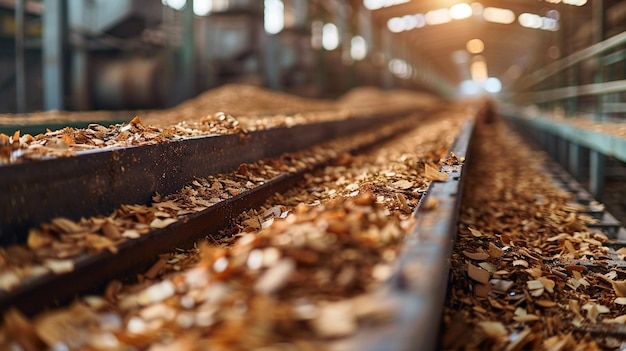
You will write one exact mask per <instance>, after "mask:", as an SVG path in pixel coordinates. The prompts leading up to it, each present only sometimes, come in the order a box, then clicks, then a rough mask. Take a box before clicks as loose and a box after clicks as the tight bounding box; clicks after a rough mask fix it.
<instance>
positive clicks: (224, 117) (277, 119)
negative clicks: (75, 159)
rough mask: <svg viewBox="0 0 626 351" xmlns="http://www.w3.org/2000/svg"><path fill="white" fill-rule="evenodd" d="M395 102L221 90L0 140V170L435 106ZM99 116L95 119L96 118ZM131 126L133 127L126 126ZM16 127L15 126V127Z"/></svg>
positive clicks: (368, 93) (401, 97)
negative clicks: (113, 118)
mask: <svg viewBox="0 0 626 351" xmlns="http://www.w3.org/2000/svg"><path fill="white" fill-rule="evenodd" d="M397 95H398V96H396V97H395V98H393V99H391V97H393V96H395V95H393V94H390V93H386V92H383V91H382V90H380V89H375V88H370V89H365V90H364V89H355V90H354V91H352V92H351V93H350V94H347V96H346V98H345V99H343V100H341V101H333V100H317V99H307V98H302V97H297V96H293V95H288V94H284V93H279V92H274V91H270V90H267V89H262V88H259V87H254V86H246V85H227V86H224V87H220V88H217V89H213V90H209V91H207V92H205V93H203V94H201V95H199V96H198V97H195V98H193V99H190V100H188V101H185V102H183V103H181V104H180V105H178V106H175V107H173V108H170V109H165V110H155V111H146V112H143V113H141V114H140V115H137V116H135V117H134V118H132V117H130V116H132V115H130V116H129V119H130V121H129V123H122V124H111V125H109V126H104V125H100V124H96V123H93V124H90V125H89V126H88V127H87V128H72V127H67V128H63V129H59V130H55V131H52V130H48V131H46V132H45V133H41V134H38V135H35V136H33V135H30V134H21V133H20V131H19V130H18V131H15V132H14V133H13V134H11V135H7V134H3V133H0V165H2V164H8V163H15V162H19V161H22V160H38V159H42V158H44V157H68V156H73V155H75V154H76V153H77V152H80V151H84V150H91V149H101V148H109V149H111V148H119V147H127V146H138V145H148V144H155V143H161V142H168V141H174V140H179V139H184V138H189V137H196V136H206V135H213V134H233V133H248V132H254V131H258V130H265V129H271V128H281V127H291V126H294V125H299V124H306V123H314V122H323V121H333V120H342V119H346V118H359V117H364V116H371V115H373V114H380V113H387V114H388V113H394V112H400V111H407V110H410V109H418V108H426V107H432V106H436V105H437V104H438V103H439V101H438V100H437V99H436V98H434V97H433V96H431V95H428V94H423V93H412V92H402V93H401V94H397ZM106 114H107V113H106V112H105V111H98V112H93V113H90V112H66V113H58V112H54V113H40V114H33V115H32V116H28V117H22V118H20V117H19V116H12V115H4V116H0V123H11V124H16V123H24V124H32V123H33V121H40V123H50V122H51V121H59V120H60V121H62V122H76V121H83V122H84V121H90V120H94V119H97V118H100V119H106V118H104V116H105V115H106ZM99 116H100V117H99ZM131 118H132V119H131ZM20 121H21V122H20Z"/></svg>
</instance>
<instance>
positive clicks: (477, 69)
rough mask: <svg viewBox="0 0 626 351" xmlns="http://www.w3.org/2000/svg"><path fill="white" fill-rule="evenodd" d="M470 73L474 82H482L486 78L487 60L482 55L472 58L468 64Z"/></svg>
mask: <svg viewBox="0 0 626 351" xmlns="http://www.w3.org/2000/svg"><path fill="white" fill-rule="evenodd" d="M470 75H471V76H472V79H473V80H474V81H476V82H484V81H485V80H486V79H487V77H488V75H487V62H486V61H485V58H484V57H482V56H475V57H474V58H473V59H472V63H471V65H470Z"/></svg>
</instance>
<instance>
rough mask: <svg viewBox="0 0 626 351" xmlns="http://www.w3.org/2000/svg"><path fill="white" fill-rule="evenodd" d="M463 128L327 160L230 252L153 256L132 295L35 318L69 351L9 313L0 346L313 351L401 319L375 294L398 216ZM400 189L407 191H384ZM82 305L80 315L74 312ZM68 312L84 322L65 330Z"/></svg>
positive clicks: (395, 239)
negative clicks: (59, 332)
mask: <svg viewBox="0 0 626 351" xmlns="http://www.w3.org/2000/svg"><path fill="white" fill-rule="evenodd" d="M464 117H465V116H464V115H460V116H459V117H458V119H449V120H441V119H439V120H438V121H436V120H437V119H436V118H433V121H436V122H430V123H424V125H423V126H421V127H420V128H417V129H415V130H414V131H412V132H410V133H407V134H406V135H404V136H403V137H401V138H397V139H395V140H394V141H391V142H389V143H387V144H385V145H382V146H380V147H377V148H375V150H372V151H371V152H370V153H368V154H366V155H353V156H350V155H346V154H341V153H339V154H336V155H337V156H339V155H341V156H340V157H337V159H336V161H335V162H334V163H332V164H330V165H328V166H327V167H325V168H323V169H319V170H317V171H315V172H313V173H311V174H309V175H307V176H306V177H305V178H306V179H305V181H304V182H303V183H302V184H300V186H299V187H298V188H295V189H292V190H290V191H289V192H287V193H286V194H284V195H280V194H277V195H275V197H274V198H272V199H269V200H268V203H266V204H265V205H264V206H262V207H261V208H259V209H255V210H250V211H247V212H246V213H243V214H241V215H240V216H239V217H238V218H237V219H236V223H237V225H236V226H235V228H232V229H231V230H230V231H234V232H235V234H234V235H233V236H232V237H231V238H229V240H227V241H228V242H230V245H228V246H223V245H210V244H207V243H203V244H202V245H200V246H199V250H197V251H192V252H174V253H172V254H170V255H162V256H161V257H160V258H159V260H158V261H157V262H156V263H155V264H154V265H153V266H152V267H151V268H150V269H148V271H147V272H146V273H145V274H144V275H143V277H142V279H140V282H139V283H137V284H134V285H128V286H123V285H122V284H120V283H119V282H117V281H114V282H112V283H111V284H109V287H108V288H107V290H106V292H105V294H104V295H103V296H102V297H96V298H94V297H89V298H83V299H81V300H79V301H77V302H76V303H75V305H74V306H76V305H78V306H81V307H80V308H78V309H76V307H70V308H66V309H61V310H57V311H53V312H48V313H44V314H42V315H39V316H37V317H36V320H38V321H43V322H40V323H43V325H53V324H54V323H55V321H62V323H64V328H66V329H67V332H66V333H65V335H67V336H68V339H67V340H62V341H60V342H59V341H58V340H57V337H56V334H55V335H53V336H54V337H49V338H45V339H43V338H41V337H39V336H38V334H37V332H36V330H34V327H33V326H30V325H24V323H20V322H19V321H23V320H24V319H23V318H21V317H20V318H13V319H11V316H14V315H15V314H16V312H15V311H12V312H10V313H9V314H8V315H7V317H5V328H4V329H1V330H0V346H2V345H3V344H2V342H5V341H6V342H8V343H13V345H15V344H18V345H24V344H25V343H37V345H44V344H45V345H46V346H48V347H49V346H50V342H56V343H57V345H59V346H61V347H62V346H68V345H72V348H74V347H75V348H91V349H107V347H108V348H109V349H111V348H113V349H115V348H117V349H124V348H138V349H159V348H161V347H163V348H166V347H169V348H179V347H180V348H183V349H189V350H194V349H197V350H200V349H218V350H220V349H222V350H223V349H228V350H251V349H260V348H262V347H274V346H275V347H278V346H281V347H283V346H286V345H289V347H295V349H303V350H317V349H320V348H323V347H324V346H325V345H327V344H328V343H329V342H332V341H333V340H335V339H336V338H341V337H344V336H348V335H352V334H354V333H355V332H356V330H357V328H358V327H359V326H360V325H361V324H362V323H364V322H368V323H381V322H384V321H386V320H388V319H389V318H390V315H391V313H392V311H394V309H397V308H401V306H390V305H388V304H385V303H381V301H380V300H379V298H378V297H377V296H376V293H375V291H376V290H375V289H376V288H378V287H379V286H380V284H381V283H382V282H384V281H385V280H386V279H388V278H389V277H390V275H391V272H392V266H393V263H394V260H395V259H396V257H397V252H398V250H399V245H400V244H401V243H402V240H403V235H404V233H405V232H406V231H407V230H408V229H409V228H410V226H411V225H412V223H413V220H412V218H411V216H410V215H409V214H407V213H406V212H405V211H404V209H403V207H404V206H411V207H412V208H413V207H414V206H416V205H417V203H418V201H419V199H420V197H421V194H422V193H423V190H425V189H426V188H427V186H428V180H427V179H425V176H424V174H423V169H424V168H423V166H422V164H423V163H425V162H433V163H437V162H445V160H443V161H441V160H442V159H445V157H446V150H447V149H448V148H449V147H450V145H451V144H452V141H453V140H454V134H455V132H456V131H457V130H458V128H459V127H460V125H461V122H462V119H463V118H464ZM318 151H319V150H316V152H318ZM284 161H285V160H282V161H281V162H284ZM264 162H266V163H267V162H275V161H264ZM242 173H245V174H246V176H252V175H254V174H255V171H254V167H253V166H252V165H247V166H246V167H240V169H239V170H237V171H236V172H235V174H234V175H232V176H233V177H235V178H238V177H237V176H238V175H242ZM227 179H229V180H230V179H233V178H231V177H228V178H227ZM403 179H406V180H410V181H411V182H412V183H413V184H412V187H411V188H407V189H396V188H394V187H392V186H391V185H390V184H391V183H393V182H396V181H400V180H403ZM197 182H198V183H199V184H200V185H202V186H205V183H206V188H204V187H203V188H202V189H205V190H204V191H207V192H210V191H212V190H211V189H213V190H215V191H217V190H220V191H225V190H226V189H228V187H229V186H232V184H230V182H229V181H224V180H223V179H218V178H215V179H213V178H207V179H204V180H200V179H198V180H197ZM216 182H219V185H216V184H217V183H216ZM188 189H189V190H187V192H185V196H188V197H197V196H198V194H197V193H199V192H200V191H199V189H201V188H200V187H199V186H198V185H197V184H192V185H190V186H189V188H188ZM355 192H356V193H355ZM397 194H402V195H403V196H404V199H405V200H406V203H405V204H402V203H401V201H400V200H398V199H399V198H401V197H399V196H397ZM158 200H159V201H156V202H155V204H153V206H152V207H156V208H157V210H158V211H163V212H168V211H169V210H171V209H172V207H174V208H178V207H181V205H180V202H178V201H177V200H176V199H175V198H170V197H168V198H161V199H158ZM172 202H173V203H172ZM159 204H167V205H163V206H160V205H159ZM131 207H133V208H134V209H135V210H138V214H137V215H133V216H134V218H136V219H141V223H143V224H144V225H146V226H148V224H149V223H151V221H152V220H153V218H152V217H151V216H150V215H148V214H146V213H144V212H143V211H142V208H140V207H135V206H131ZM127 208H128V207H127ZM268 221H271V223H269V224H268V225H267V226H265V225H263V223H266V222H268ZM227 232H229V230H227ZM207 235H208V236H209V237H212V238H213V237H217V235H214V234H211V233H207ZM231 235H232V234H231ZM216 240H217V239H216ZM208 243H212V240H211V239H210V240H209V241H208ZM163 262H165V264H164V263H163ZM151 277H156V278H157V280H156V281H152V280H151ZM103 301H104V302H103ZM83 306H88V308H89V310H90V311H89V312H82V310H81V308H83ZM69 313H81V314H84V318H76V319H69V318H67V316H68V314H69ZM93 316H95V319H92V318H94V317H93ZM14 319H17V321H15V320H14ZM73 321H76V323H78V322H80V323H82V324H81V325H78V324H75V323H74V322H73ZM17 328H21V329H20V333H19V334H13V335H14V336H15V335H18V336H19V337H17V338H16V337H13V336H11V334H8V331H9V330H14V329H17ZM5 331H6V332H5Z"/></svg>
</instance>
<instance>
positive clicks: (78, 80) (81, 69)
mask: <svg viewBox="0 0 626 351" xmlns="http://www.w3.org/2000/svg"><path fill="white" fill-rule="evenodd" d="M74 38H75V40H73V43H72V53H71V55H72V57H71V60H72V71H71V72H72V103H73V108H74V109H76V110H83V111H84V110H88V109H89V108H90V107H91V106H90V105H91V104H90V101H89V79H88V65H89V59H88V52H87V41H86V40H85V38H84V37H83V35H82V34H80V33H79V34H78V35H76V36H75V37H74Z"/></svg>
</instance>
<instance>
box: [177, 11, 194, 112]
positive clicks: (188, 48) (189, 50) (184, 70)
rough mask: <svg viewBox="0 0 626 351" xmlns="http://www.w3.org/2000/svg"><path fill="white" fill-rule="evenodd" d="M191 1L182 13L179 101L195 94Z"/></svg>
mask: <svg viewBox="0 0 626 351" xmlns="http://www.w3.org/2000/svg"><path fill="white" fill-rule="evenodd" d="M193 17H194V16H193V1H192V0H187V4H186V5H185V7H184V8H183V11H182V28H181V29H182V33H181V34H182V35H181V48H180V60H179V63H180V75H181V89H180V94H181V96H180V98H179V101H182V100H185V99H188V98H190V97H192V96H193V95H194V93H195V71H196V60H195V56H196V50H195V46H194V34H195V33H194V25H193V24H194V18H193Z"/></svg>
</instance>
